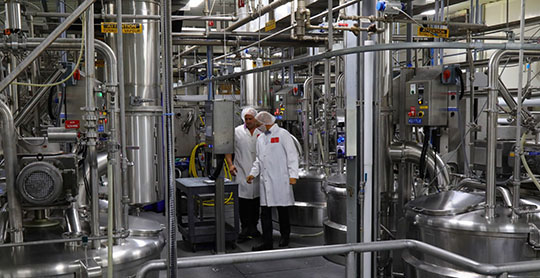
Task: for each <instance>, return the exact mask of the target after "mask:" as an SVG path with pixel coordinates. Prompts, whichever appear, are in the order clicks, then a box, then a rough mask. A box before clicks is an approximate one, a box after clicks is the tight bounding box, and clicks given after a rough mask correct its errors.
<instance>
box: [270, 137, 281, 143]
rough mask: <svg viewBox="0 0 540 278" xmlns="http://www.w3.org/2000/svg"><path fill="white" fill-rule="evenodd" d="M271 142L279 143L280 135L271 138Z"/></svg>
mask: <svg viewBox="0 0 540 278" xmlns="http://www.w3.org/2000/svg"><path fill="white" fill-rule="evenodd" d="M270 143H279V137H274V138H271V139H270Z"/></svg>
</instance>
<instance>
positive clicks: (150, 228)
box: [129, 217, 164, 237]
mask: <svg viewBox="0 0 540 278" xmlns="http://www.w3.org/2000/svg"><path fill="white" fill-rule="evenodd" d="M163 229H164V227H163V226H162V225H161V224H160V223H159V222H157V221H154V220H151V219H144V218H142V217H129V232H130V235H132V236H141V237H154V236H157V235H158V234H159V233H160V232H161V231H163Z"/></svg>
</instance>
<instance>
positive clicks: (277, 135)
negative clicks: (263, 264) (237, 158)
mask: <svg viewBox="0 0 540 278" xmlns="http://www.w3.org/2000/svg"><path fill="white" fill-rule="evenodd" d="M255 119H256V120H257V121H258V122H260V123H261V126H259V127H258V129H259V130H261V131H262V132H264V134H262V135H261V136H259V138H258V139H257V148H256V149H257V158H256V159H255V162H254V163H253V167H252V168H251V172H250V173H249V176H248V177H247V182H248V183H251V182H253V180H254V179H255V177H257V176H259V178H260V182H259V184H260V194H261V224H262V230H263V244H262V245H260V246H256V247H253V251H261V250H271V249H273V247H274V244H273V239H272V207H276V208H277V211H278V215H279V231H280V233H281V239H280V241H279V247H286V246H289V236H290V233H291V225H290V221H289V206H292V205H294V195H293V190H292V186H291V185H293V184H296V179H298V152H297V150H296V148H295V146H294V142H293V139H292V136H291V134H290V133H289V132H288V131H287V130H285V129H283V128H280V127H279V126H278V125H276V124H275V123H274V122H275V120H276V118H275V117H274V116H272V114H270V113H268V112H264V111H263V112H259V113H258V114H257V116H255Z"/></svg>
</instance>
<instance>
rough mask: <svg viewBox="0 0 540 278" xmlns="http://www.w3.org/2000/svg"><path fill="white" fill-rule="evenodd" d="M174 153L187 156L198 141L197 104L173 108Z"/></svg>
mask: <svg viewBox="0 0 540 278" xmlns="http://www.w3.org/2000/svg"><path fill="white" fill-rule="evenodd" d="M174 117H175V119H174V125H175V128H174V153H175V156H176V157H189V156H190V155H191V151H192V150H193V148H194V147H195V145H197V143H198V139H199V136H198V132H199V130H198V128H197V127H198V126H199V124H198V123H200V120H199V109H198V107H197V106H189V107H175V108H174Z"/></svg>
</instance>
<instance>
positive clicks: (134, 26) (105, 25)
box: [101, 22, 143, 34]
mask: <svg viewBox="0 0 540 278" xmlns="http://www.w3.org/2000/svg"><path fill="white" fill-rule="evenodd" d="M116 26H117V25H116V22H102V23H101V33H114V34H116V33H117V32H118V28H116ZM142 29H143V27H142V24H140V23H122V33H124V34H140V33H142Z"/></svg>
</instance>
